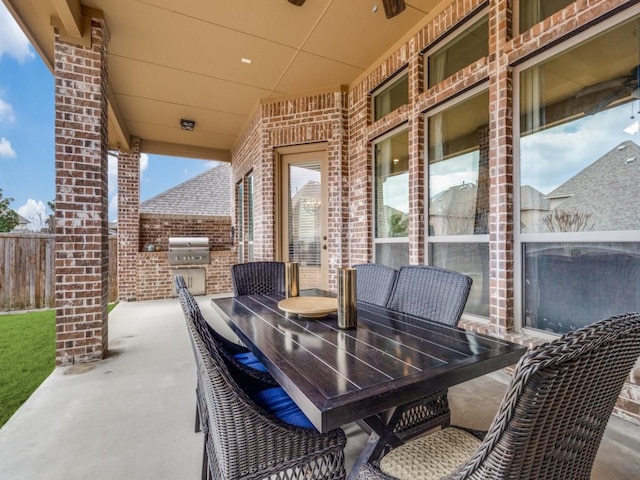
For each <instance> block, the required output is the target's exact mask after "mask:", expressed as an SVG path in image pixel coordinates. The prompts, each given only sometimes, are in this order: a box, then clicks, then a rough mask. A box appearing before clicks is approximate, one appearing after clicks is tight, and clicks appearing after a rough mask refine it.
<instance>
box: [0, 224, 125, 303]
mask: <svg viewBox="0 0 640 480" xmlns="http://www.w3.org/2000/svg"><path fill="white" fill-rule="evenodd" d="M54 245H55V236H54V235H52V234H45V233H29V232H25V233H0V310H1V311H8V310H27V309H35V308H53V307H54V306H55V295H54V292H55V275H54V263H53V261H54ZM117 298H118V255H117V239H116V237H115V236H113V237H109V302H115V301H116V300H117Z"/></svg>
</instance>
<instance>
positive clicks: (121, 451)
mask: <svg viewBox="0 0 640 480" xmlns="http://www.w3.org/2000/svg"><path fill="white" fill-rule="evenodd" d="M197 300H198V302H199V304H200V306H201V308H202V311H203V314H204V315H205V317H206V318H207V319H209V320H210V321H212V323H214V324H215V325H216V327H218V328H221V325H220V324H219V322H220V321H219V320H218V321H216V318H215V314H214V312H213V310H212V309H211V307H210V301H209V300H210V297H206V296H203V297H197ZM222 328H226V326H222ZM109 336H110V343H109V344H110V354H109V356H108V358H107V359H105V360H103V361H101V362H97V363H95V364H90V365H86V364H85V365H78V366H72V367H64V368H57V369H56V370H55V371H54V372H53V373H52V374H51V376H50V377H49V378H47V379H46V380H45V382H44V383H43V384H42V385H41V386H40V388H38V390H37V391H36V392H35V393H34V394H33V395H32V396H31V397H30V398H29V400H28V401H27V402H26V403H25V404H24V405H23V406H22V407H21V408H20V409H19V410H18V411H17V412H16V414H15V415H14V416H13V417H12V418H11V419H10V420H9V421H8V422H7V423H6V424H5V425H4V427H3V428H2V429H0V480H40V479H41V480H76V479H77V480H80V479H88V478H91V479H92V480H101V479H104V480H107V479H109V480H111V479H133V480H137V479H156V480H157V479H169V480H191V479H193V480H197V479H199V478H200V461H201V453H202V434H200V433H194V431H193V422H194V412H195V410H194V406H195V396H194V388H195V367H194V363H193V354H192V352H191V346H190V344H189V339H188V336H187V332H186V328H185V324H184V318H183V316H182V311H181V309H180V304H179V302H178V300H177V299H172V300H163V301H153V302H137V303H121V304H119V305H118V306H117V307H116V308H115V309H114V310H113V311H112V312H111V314H110V319H109ZM507 381H508V376H507V375H506V374H503V373H495V374H490V375H486V376H484V377H482V378H480V379H478V380H475V381H472V382H467V383H464V384H461V385H458V386H456V387H454V388H452V389H451V391H450V402H451V407H452V411H453V422H454V423H457V424H461V425H465V426H469V427H473V428H486V427H487V426H488V424H489V423H490V421H491V419H492V418H493V415H494V414H495V411H496V408H497V406H498V403H499V402H500V400H501V399H502V395H503V394H504V391H505V388H506V382H507ZM345 431H346V432H347V435H348V439H349V440H348V444H347V453H346V454H347V466H350V465H351V464H352V462H353V460H354V457H355V455H356V453H357V452H358V451H359V449H360V448H361V446H362V445H363V444H364V442H365V441H366V436H365V435H364V434H363V433H362V432H361V431H360V430H359V429H358V428H357V427H356V426H355V425H347V426H345ZM592 478H593V479H607V480H616V479H634V478H640V427H638V426H635V425H633V424H631V423H629V422H626V421H624V420H621V419H619V418H616V417H612V419H611V422H610V424H609V427H608V428H607V431H606V434H605V438H604V440H603V443H602V445H601V447H600V451H599V453H598V457H597V460H596V465H595V467H594V469H593V476H592Z"/></svg>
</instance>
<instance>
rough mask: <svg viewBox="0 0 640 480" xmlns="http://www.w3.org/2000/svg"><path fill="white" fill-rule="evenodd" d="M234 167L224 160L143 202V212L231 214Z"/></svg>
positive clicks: (141, 208) (141, 209)
mask: <svg viewBox="0 0 640 480" xmlns="http://www.w3.org/2000/svg"><path fill="white" fill-rule="evenodd" d="M230 197H231V167H230V166H229V165H228V164H226V163H222V164H220V165H217V166H215V167H213V168H211V169H209V170H207V171H206V172H204V173H201V174H200V175H197V176H195V177H193V178H191V179H189V180H187V181H186V182H183V183H181V184H180V185H176V186H175V187H173V188H170V189H169V190H167V191H165V192H162V193H160V194H158V195H156V196H155V197H152V198H150V199H149V200H146V201H144V202H142V203H141V204H140V213H155V214H174V215H175V214H178V215H209V216H229V215H230V214H231V198H230Z"/></svg>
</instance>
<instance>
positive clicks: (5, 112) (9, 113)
mask: <svg viewBox="0 0 640 480" xmlns="http://www.w3.org/2000/svg"><path fill="white" fill-rule="evenodd" d="M15 120H16V117H15V116H14V115H13V107H12V106H11V104H10V103H7V102H5V101H4V100H3V99H2V98H0V123H2V122H8V123H13V122H15Z"/></svg>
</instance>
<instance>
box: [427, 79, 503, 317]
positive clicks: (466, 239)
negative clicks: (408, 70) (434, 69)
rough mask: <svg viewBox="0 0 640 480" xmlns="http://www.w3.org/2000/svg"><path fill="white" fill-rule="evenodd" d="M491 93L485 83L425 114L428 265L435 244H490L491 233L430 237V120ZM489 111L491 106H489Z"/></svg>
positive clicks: (486, 82)
mask: <svg viewBox="0 0 640 480" xmlns="http://www.w3.org/2000/svg"><path fill="white" fill-rule="evenodd" d="M488 91H489V82H488V81H483V82H482V83H480V84H478V85H476V86H475V87H473V88H470V89H468V90H466V91H464V92H462V93H461V94H459V95H456V96H453V97H451V98H449V99H447V100H446V101H444V102H442V103H440V104H438V105H437V106H436V107H434V108H432V109H430V110H428V111H426V112H425V113H424V125H425V129H424V162H425V168H424V169H423V171H424V178H423V179H422V180H423V183H424V197H423V202H424V203H423V204H424V205H425V214H424V218H425V221H424V224H423V226H422V228H423V230H424V231H423V235H424V261H425V264H426V265H431V263H432V261H433V252H432V247H431V245H434V244H469V243H484V244H489V237H490V233H486V234H468V235H429V207H430V200H429V194H430V192H429V129H428V125H429V118H430V117H432V116H435V115H437V114H439V113H441V112H443V111H445V110H447V109H449V108H451V107H453V106H455V105H457V104H459V103H462V102H465V101H466V100H468V99H470V98H472V97H474V96H476V95H479V94H481V93H483V92H488ZM487 109H489V105H487ZM489 257H491V251H489ZM462 317H463V318H467V319H470V320H474V321H479V322H481V323H486V324H489V318H488V317H482V316H479V315H474V314H470V313H463V316H462Z"/></svg>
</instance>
